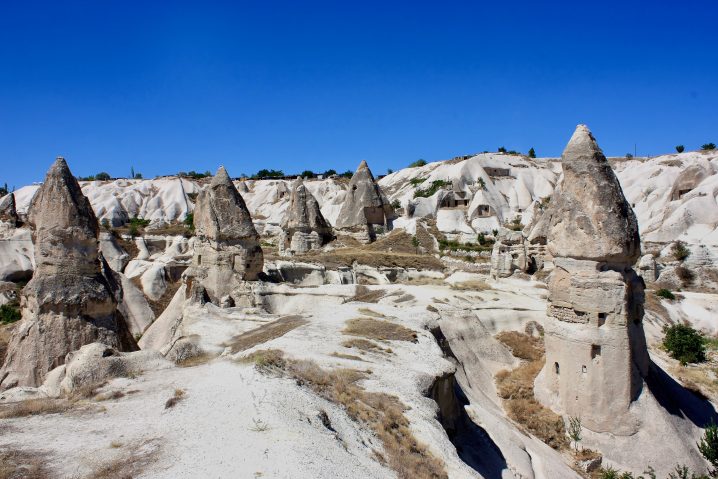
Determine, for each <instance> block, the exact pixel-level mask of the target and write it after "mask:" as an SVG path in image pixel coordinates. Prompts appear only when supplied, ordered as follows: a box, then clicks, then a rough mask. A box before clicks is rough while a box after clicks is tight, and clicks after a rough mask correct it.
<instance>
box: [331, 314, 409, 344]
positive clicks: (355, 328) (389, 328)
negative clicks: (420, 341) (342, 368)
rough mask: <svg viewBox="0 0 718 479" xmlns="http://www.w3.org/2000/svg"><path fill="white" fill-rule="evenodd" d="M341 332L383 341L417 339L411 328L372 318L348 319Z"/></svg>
mask: <svg viewBox="0 0 718 479" xmlns="http://www.w3.org/2000/svg"><path fill="white" fill-rule="evenodd" d="M342 333H344V334H347V335H349V336H363V337H365V338H369V339H378V340H383V341H411V342H413V343H415V342H416V341H417V339H416V338H417V336H416V333H415V332H414V331H412V330H411V329H409V328H405V327H404V326H402V325H400V324H396V323H391V322H389V321H382V320H379V319H373V318H355V319H350V320H349V321H347V325H346V327H345V328H344V330H343V331H342Z"/></svg>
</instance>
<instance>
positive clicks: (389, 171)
mask: <svg viewBox="0 0 718 479" xmlns="http://www.w3.org/2000/svg"><path fill="white" fill-rule="evenodd" d="M392 173H394V170H392V169H391V168H387V169H386V174H387V175H391V174H392Z"/></svg>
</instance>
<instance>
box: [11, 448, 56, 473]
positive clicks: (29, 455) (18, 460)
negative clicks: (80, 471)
mask: <svg viewBox="0 0 718 479" xmlns="http://www.w3.org/2000/svg"><path fill="white" fill-rule="evenodd" d="M51 477H53V476H52V474H51V473H50V470H49V469H48V467H47V465H46V458H45V455H44V454H42V453H41V452H38V451H32V450H20V449H16V448H15V447H13V446H11V445H8V446H4V447H3V448H2V449H0V479H48V478H51Z"/></svg>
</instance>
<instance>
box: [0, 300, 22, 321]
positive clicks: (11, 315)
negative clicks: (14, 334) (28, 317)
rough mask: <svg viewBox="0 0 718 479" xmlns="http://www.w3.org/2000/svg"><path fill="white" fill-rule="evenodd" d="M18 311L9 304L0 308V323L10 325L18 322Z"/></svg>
mask: <svg viewBox="0 0 718 479" xmlns="http://www.w3.org/2000/svg"><path fill="white" fill-rule="evenodd" d="M20 316H21V315H20V310H19V309H18V308H17V307H15V306H12V305H10V304H3V305H2V306H0V323H1V324H10V323H14V322H15V321H18V320H20Z"/></svg>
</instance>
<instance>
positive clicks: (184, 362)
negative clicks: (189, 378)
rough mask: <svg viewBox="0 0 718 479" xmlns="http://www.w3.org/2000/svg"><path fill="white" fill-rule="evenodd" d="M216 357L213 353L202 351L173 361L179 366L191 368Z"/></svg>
mask: <svg viewBox="0 0 718 479" xmlns="http://www.w3.org/2000/svg"><path fill="white" fill-rule="evenodd" d="M216 357H217V356H216V355H214V354H209V353H202V354H198V355H197V356H190V357H188V358H185V359H180V360H179V361H177V362H175V364H176V365H177V366H179V367H181V368H192V367H195V366H201V365H203V364H207V363H208V362H210V361H211V360H213V359H214V358H216Z"/></svg>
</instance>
